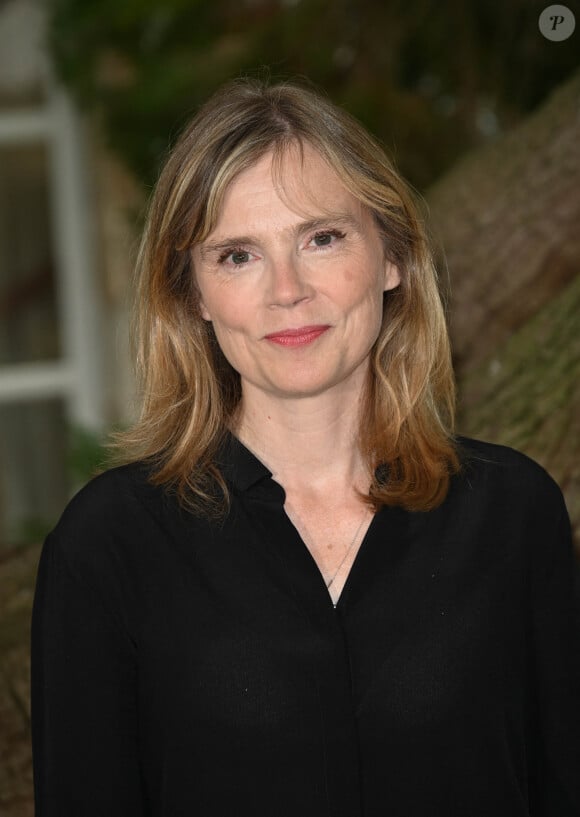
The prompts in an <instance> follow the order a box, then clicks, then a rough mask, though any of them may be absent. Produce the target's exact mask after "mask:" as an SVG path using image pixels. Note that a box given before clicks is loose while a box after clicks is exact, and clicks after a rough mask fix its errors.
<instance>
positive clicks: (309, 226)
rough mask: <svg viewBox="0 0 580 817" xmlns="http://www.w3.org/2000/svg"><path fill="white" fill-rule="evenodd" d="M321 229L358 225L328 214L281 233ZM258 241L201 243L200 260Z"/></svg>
mask: <svg viewBox="0 0 580 817" xmlns="http://www.w3.org/2000/svg"><path fill="white" fill-rule="evenodd" d="M323 227H350V228H351V229H354V230H360V224H359V222H358V220H357V219H356V218H354V216H352V215H349V214H348V213H329V215H328V216H320V217H318V218H313V219H309V220H308V221H301V222H300V223H299V224H296V225H294V226H292V227H287V228H285V229H284V230H283V231H282V232H284V233H290V234H293V235H294V236H298V235H303V234H304V233H309V232H312V231H315V230H319V229H321V228H323ZM259 243H260V240H259V239H258V238H257V237H256V236H252V235H237V236H226V237H224V238H222V239H220V240H219V241H215V242H213V241H212V242H205V241H204V242H202V243H201V244H199V251H200V253H201V257H202V258H204V259H205V258H207V257H208V256H210V255H213V254H215V253H219V252H222V251H224V250H227V249H230V248H231V247H237V246H243V245H247V244H249V245H255V244H259Z"/></svg>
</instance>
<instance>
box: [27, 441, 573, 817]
mask: <svg viewBox="0 0 580 817" xmlns="http://www.w3.org/2000/svg"><path fill="white" fill-rule="evenodd" d="M462 445H463V450H464V457H465V465H464V469H463V471H462V473H461V474H460V475H459V476H456V477H454V478H453V481H452V485H451V489H450V492H449V495H448V497H447V499H446V500H445V502H444V503H443V504H442V505H441V506H440V507H439V508H438V509H437V510H435V511H432V512H429V513H410V512H406V511H403V510H401V509H397V508H385V509H383V510H381V511H380V512H379V513H378V514H376V515H375V517H374V519H373V521H372V523H371V525H370V527H369V530H368V532H367V534H366V536H365V539H364V541H363V543H362V545H361V548H360V550H359V552H358V555H357V557H356V561H355V563H354V565H353V567H352V570H351V572H350V575H349V577H348V580H347V582H346V585H345V587H344V590H343V592H342V595H341V597H340V600H339V603H338V606H337V608H336V609H335V608H334V607H333V604H332V601H331V599H330V596H329V594H328V591H327V589H326V586H325V584H324V581H323V579H322V576H321V574H320V572H319V570H318V568H317V566H316V563H315V562H314V560H313V558H312V557H311V555H310V553H309V551H308V550H307V548H306V546H305V545H304V543H303V542H302V541H301V539H300V537H299V535H298V533H297V531H296V529H295V528H294V527H293V525H292V524H291V522H290V521H289V519H288V517H287V516H286V514H285V512H284V508H283V503H284V491H283V489H282V488H281V486H280V485H279V484H277V483H276V482H274V481H273V480H272V478H271V474H270V472H269V471H268V470H267V469H266V467H265V466H264V465H263V464H262V463H260V462H259V461H258V460H257V459H256V458H255V457H254V456H253V455H252V454H251V453H250V452H249V451H248V450H247V449H246V448H245V447H244V446H243V445H241V443H239V442H238V441H237V440H235V438H231V440H230V443H229V445H228V447H227V450H226V451H225V452H224V454H223V459H224V462H225V465H224V470H225V476H226V478H227V480H228V483H229V486H230V488H231V491H232V507H231V512H230V514H229V516H228V517H227V519H226V521H225V523H223V524H222V525H218V524H216V523H210V522H208V521H206V520H205V519H202V518H197V517H195V516H193V515H192V514H190V513H188V512H186V511H183V510H180V508H179V506H178V503H177V501H176V499H175V498H174V497H172V496H171V495H170V494H168V493H167V492H166V491H163V490H162V489H160V488H156V487H153V486H151V485H150V484H149V483H148V482H147V479H146V471H145V468H144V467H143V466H140V465H132V466H125V467H122V468H118V469H114V470H111V471H108V472H107V473H105V474H103V475H102V476H100V477H97V478H96V479H94V480H93V481H92V482H91V483H90V484H89V485H88V486H87V487H86V488H84V489H83V490H82V491H81V492H80V494H78V495H77V496H76V498H75V499H74V500H73V501H72V502H71V504H70V505H69V507H68V508H67V509H66V511H65V513H64V515H63V517H62V519H61V521H60V522H59V524H58V526H57V528H56V530H55V531H54V532H53V533H52V534H51V535H50V536H49V537H48V539H47V541H46V543H45V546H44V549H43V553H42V557H41V562H40V567H39V574H38V584H37V589H36V597H35V604H34V614H33V628H32V718H33V749H34V775H35V792H36V802H37V812H36V814H37V817H145V816H146V817H239V815H252V817H520V816H521V817H524V815H533V817H538V816H539V817H579V815H580V616H579V614H578V606H577V602H576V600H575V597H574V589H573V588H574V569H573V557H572V549H571V545H570V527H569V522H568V518H567V515H566V511H565V508H564V504H563V501H562V497H561V494H560V491H559V489H558V488H557V487H556V485H555V484H554V482H553V481H552V480H551V479H550V477H548V476H547V474H546V473H545V472H544V471H543V470H542V469H541V468H540V467H539V466H538V465H536V464H535V463H533V462H532V461H530V460H529V459H527V458H526V457H524V456H523V455H521V454H518V453H516V452H514V451H512V450H510V449H507V448H502V447H498V446H492V445H488V444H484V443H480V442H475V441H471V440H464V441H462Z"/></svg>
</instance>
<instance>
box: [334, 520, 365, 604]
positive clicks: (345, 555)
mask: <svg viewBox="0 0 580 817" xmlns="http://www.w3.org/2000/svg"><path fill="white" fill-rule="evenodd" d="M365 518H366V512H365V514H364V516H363V517H362V519H361V521H360V522H359V525H358V528H357V529H356V531H355V534H354V537H353V539H352V542H351V543H350V545H349V546H348V547H347V549H346V550H345V552H344V556H343V557H342V559H341V560H340V564H339V565H338V567H337V568H336V570H335V571H334V573H333V574H332V576H331V577H330V581H327V582H326V587H327V589H330V586H331V584H332V583H333V581H334V580H335V579H336V577H337V576H338V573H339V570H340V568H341V567H342V566H343V564H344V563H345V562H346V557H347V556H348V554H349V553H350V552H351V550H352V549H353V547H354V544H355V542H356V540H357V539H358V535H359V533H360V529H361V528H362V526H363V522H364V521H365Z"/></svg>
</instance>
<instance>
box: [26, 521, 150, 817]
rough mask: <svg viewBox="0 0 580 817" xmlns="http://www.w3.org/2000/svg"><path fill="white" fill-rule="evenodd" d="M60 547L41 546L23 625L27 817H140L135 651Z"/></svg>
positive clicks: (54, 543)
mask: <svg viewBox="0 0 580 817" xmlns="http://www.w3.org/2000/svg"><path fill="white" fill-rule="evenodd" d="M61 544H62V543H61V542H60V541H59V538H58V536H57V535H55V534H52V535H51V536H49V538H48V539H47V541H46V542H45V544H44V548H43V551H42V554H41V559H40V563H39V569H38V577H37V584H36V592H35V598H34V607H33V615H32V643H31V646H32V650H31V712H32V745H33V761H34V792H35V801H36V817H81V816H82V817H105V815H106V817H144V815H145V812H144V806H143V802H142V795H141V785H140V773H139V760H138V751H137V739H138V733H137V705H136V658H135V654H134V649H135V648H134V645H133V643H132V641H131V639H130V638H129V636H128V634H127V633H126V632H124V631H123V628H122V626H121V622H120V620H118V617H117V616H116V615H115V611H114V610H109V609H107V608H106V604H103V600H102V598H101V595H102V594H99V593H98V592H96V590H95V588H94V587H93V586H92V583H91V581H90V580H89V581H87V580H86V578H81V576H80V575H78V572H79V571H78V569H77V570H73V568H72V567H71V565H70V564H69V562H68V561H67V559H66V557H65V553H64V552H63V551H65V549H64V548H62V547H61Z"/></svg>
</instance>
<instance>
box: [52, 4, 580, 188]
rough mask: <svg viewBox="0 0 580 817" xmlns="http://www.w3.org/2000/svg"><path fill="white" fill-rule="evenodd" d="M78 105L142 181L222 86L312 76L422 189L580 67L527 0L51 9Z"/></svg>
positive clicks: (55, 46)
mask: <svg viewBox="0 0 580 817" xmlns="http://www.w3.org/2000/svg"><path fill="white" fill-rule="evenodd" d="M52 4H53V15H52V27H51V44H52V50H53V54H54V58H55V62H56V64H57V67H58V70H59V72H60V74H61V76H62V78H63V79H64V80H65V82H66V83H67V84H68V85H69V86H70V87H71V88H72V89H73V91H74V92H75V93H76V95H77V97H78V99H79V100H80V101H81V102H82V103H83V104H85V105H86V106H88V107H89V108H91V109H96V110H97V111H98V112H99V113H100V115H101V117H102V120H103V123H104V127H105V130H106V132H107V134H108V137H109V140H110V143H111V145H112V146H113V147H114V148H115V149H116V150H117V151H118V152H120V154H121V155H122V156H123V157H124V158H125V160H126V161H127V162H128V164H129V165H130V166H131V167H132V168H133V170H135V171H136V173H137V174H138V176H139V177H140V178H141V179H142V180H143V181H144V183H146V184H151V183H152V181H153V180H154V178H155V176H156V174H157V170H158V167H159V163H160V161H161V160H162V159H163V157H164V155H165V153H166V151H167V149H168V147H169V144H170V141H171V139H172V138H173V137H174V136H175V134H176V132H178V131H179V129H180V128H181V127H182V126H183V124H184V123H185V121H186V120H187V119H188V118H189V117H190V115H191V114H192V112H194V111H195V110H196V108H197V107H198V106H199V104H200V103H201V102H202V101H203V100H204V99H206V98H207V96H208V95H209V94H210V93H211V92H212V91H213V90H215V89H216V88H217V87H218V86H219V85H220V84H222V83H223V82H224V81H225V80H226V79H228V78H231V77H233V76H238V75H240V74H247V73H250V74H253V73H255V72H256V71H261V70H264V69H265V70H267V71H269V72H270V73H272V74H273V75H274V76H276V77H278V76H297V75H298V76H300V75H306V76H308V77H309V78H310V79H311V80H312V81H313V82H314V83H316V84H318V85H320V86H322V87H323V88H325V89H326V90H327V91H328V92H329V93H330V95H331V96H332V97H333V98H334V99H335V100H336V101H337V102H338V103H340V104H343V105H344V106H345V107H346V108H347V109H349V110H351V112H352V113H354V114H355V115H356V116H358V117H359V118H360V119H361V120H362V121H363V122H365V124H366V125H367V126H368V127H370V128H371V129H372V130H373V131H374V132H375V133H377V134H378V135H379V136H380V137H381V138H382V139H383V140H384V141H385V142H386V144H387V147H389V148H391V149H392V150H393V151H394V153H395V154H396V158H397V160H398V163H399V165H400V167H401V170H402V171H403V173H404V174H405V175H407V176H408V177H409V178H410V179H411V181H412V182H413V183H414V184H415V185H417V186H418V187H422V188H424V187H425V186H427V185H428V184H430V183H431V182H432V181H434V179H435V178H437V177H438V176H439V175H440V174H441V173H442V172H443V171H444V170H445V169H446V168H447V167H449V165H450V164H451V163H452V162H453V161H454V160H455V158H456V157H457V156H458V155H459V154H461V153H462V152H463V151H465V150H466V149H468V148H470V147H472V146H474V145H476V144H478V143H479V142H481V141H483V140H484V139H486V138H490V137H492V136H493V135H494V131H495V130H502V129H505V128H506V127H509V126H510V125H511V124H513V123H514V122H515V121H517V120H518V119H519V118H521V117H522V116H523V115H524V114H525V113H526V112H528V111H529V110H531V109H532V108H534V107H535V106H536V105H537V104H538V103H539V102H540V101H541V100H542V99H543V98H544V97H545V96H546V94H547V93H548V92H549V91H550V90H551V89H552V88H553V87H554V86H555V85H556V84H558V83H559V82H560V81H562V80H563V79H564V78H565V77H566V76H567V75H568V74H569V73H570V72H571V70H572V69H573V68H574V67H575V66H576V65H577V64H578V56H577V54H578V48H577V38H575V36H572V37H571V38H570V39H569V40H567V41H564V42H560V43H553V42H550V41H548V40H546V39H545V38H544V37H542V35H541V34H540V32H539V31H538V26H537V20H538V15H539V13H540V11H541V10H542V9H543V8H544V6H545V3H538V2H533V1H532V2H530V0H473V1H472V2H471V3H458V2H456V0H405V2H403V0H391V2H389V3H385V2H384V0H332V2H331V0H277V1H276V0H245V1H244V0H236V2H234V0H214V2H208V1H207V0H123V2H118V0H52Z"/></svg>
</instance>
